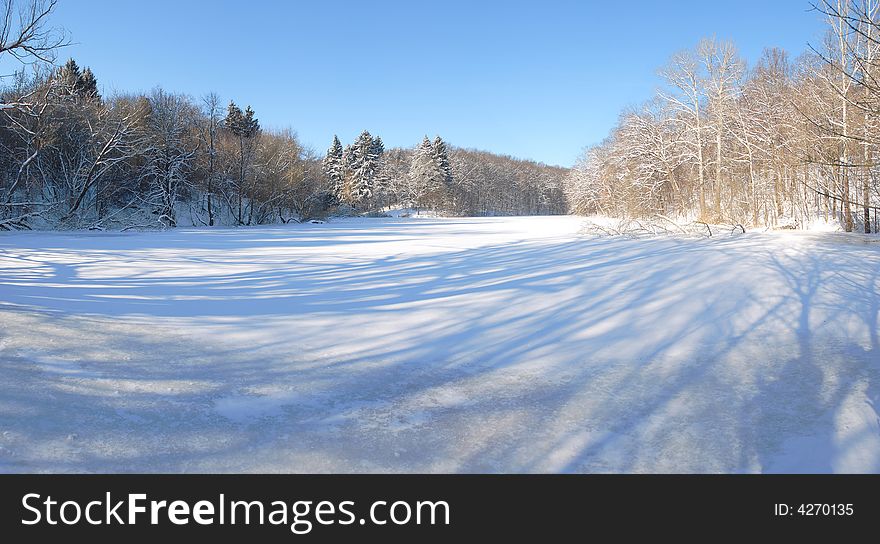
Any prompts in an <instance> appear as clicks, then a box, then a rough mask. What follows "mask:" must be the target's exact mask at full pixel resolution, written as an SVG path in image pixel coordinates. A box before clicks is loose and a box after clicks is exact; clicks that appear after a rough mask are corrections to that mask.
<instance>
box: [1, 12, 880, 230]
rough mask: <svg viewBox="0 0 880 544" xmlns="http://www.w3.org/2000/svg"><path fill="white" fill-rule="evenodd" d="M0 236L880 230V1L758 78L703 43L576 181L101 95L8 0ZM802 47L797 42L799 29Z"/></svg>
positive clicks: (772, 53) (225, 105)
mask: <svg viewBox="0 0 880 544" xmlns="http://www.w3.org/2000/svg"><path fill="white" fill-rule="evenodd" d="M3 2H4V4H5V5H4V10H5V14H4V16H3V20H2V25H3V26H2V29H0V60H3V59H5V60H14V61H18V63H19V64H20V68H19V69H18V70H16V71H15V72H14V74H10V75H8V76H5V77H3V78H2V80H0V149H2V154H0V229H3V230H16V229H31V228H42V229H128V228H165V227H174V226H178V225H183V226H214V225H258V224H267V223H287V222H290V221H296V222H299V221H305V220H309V219H312V218H320V217H326V216H328V215H382V214H383V213H384V212H385V211H387V210H389V209H392V208H395V207H396V208H412V209H414V210H415V213H421V212H422V211H423V210H427V211H431V212H433V213H434V214H437V215H451V216H492V215H543V214H564V213H577V214H584V215H589V214H601V215H605V216H610V217H619V218H644V219H657V218H659V220H662V221H670V222H677V221H687V220H690V221H700V222H707V223H727V224H736V225H740V226H741V227H742V228H743V229H745V227H746V226H747V227H750V228H751V227H773V228H809V227H810V226H811V225H812V224H814V223H815V222H816V221H824V222H826V223H834V224H838V225H840V227H841V228H842V229H843V230H846V231H854V230H858V231H863V232H866V233H870V232H877V231H878V230H880V224H878V221H880V218H878V203H880V181H878V177H877V171H878V166H877V158H878V151H880V147H878V146H880V139H878V137H877V128H878V126H880V83H878V80H877V78H878V74H880V71H878V68H880V60H878V59H880V18H878V17H880V15H878V10H880V7H878V6H880V2H878V1H877V0H823V1H822V2H821V3H816V4H815V5H813V9H814V11H815V12H816V14H817V16H819V17H823V18H825V19H827V22H828V24H827V28H826V33H825V35H824V36H822V39H821V41H820V42H819V45H817V46H811V48H810V50H809V51H808V52H807V53H804V54H802V55H800V56H798V57H797V58H791V57H790V55H789V54H788V53H787V52H786V51H784V50H782V49H778V48H768V49H766V50H765V51H764V53H763V55H762V57H761V58H760V59H759V60H758V61H757V62H756V63H755V65H754V66H752V67H749V66H748V65H747V63H746V62H745V61H744V60H743V59H742V58H741V57H740V55H739V54H738V52H737V48H736V46H735V44H734V43H732V42H730V41H725V40H721V39H718V38H706V39H704V40H702V41H701V42H700V43H699V44H697V45H696V47H694V48H693V49H689V50H685V51H682V52H679V53H677V54H675V55H673V56H672V58H671V59H670V61H669V62H668V64H667V65H666V66H664V67H662V68H661V69H660V71H659V74H660V76H661V82H662V86H661V87H660V88H659V90H658V91H657V93H656V96H654V97H652V98H651V99H650V100H648V101H647V102H645V103H644V104H641V105H638V106H634V107H630V108H628V109H627V110H626V111H624V112H623V113H621V115H620V118H619V122H618V124H617V126H616V127H614V128H613V130H612V131H611V133H610V135H609V136H608V138H607V139H606V140H605V141H603V142H601V143H600V144H598V145H594V146H590V147H587V148H586V149H585V151H584V153H583V155H582V156H581V158H580V159H579V160H578V162H577V164H576V165H575V166H574V167H573V168H571V169H569V168H564V167H557V166H548V165H545V164H542V163H538V162H534V161H530V160H522V159H517V158H514V157H510V156H504V155H498V154H493V153H489V152H486V151H478V150H473V149H462V148H457V147H454V146H452V145H450V144H448V143H447V142H445V141H444V140H443V139H442V138H440V137H439V136H437V137H435V138H433V139H431V138H429V137H428V136H425V138H424V139H423V141H422V142H420V143H418V144H416V145H414V146H412V147H409V148H401V147H396V148H388V149H386V148H385V145H384V143H383V141H382V139H381V137H380V136H379V135H373V134H371V133H370V132H369V131H366V130H365V131H364V132H363V133H361V134H360V135H359V136H358V137H357V138H356V139H355V141H353V142H348V143H343V142H341V141H340V140H339V138H338V137H334V139H333V141H332V143H331V144H330V146H329V148H328V149H327V151H326V153H324V152H323V150H314V149H310V148H309V146H307V145H304V144H303V143H302V142H301V141H300V140H299V138H298V136H297V134H296V132H295V130H293V129H288V130H267V129H264V128H263V127H262V126H261V124H260V120H259V119H258V116H257V112H255V111H254V110H253V109H252V108H251V107H250V106H246V107H244V108H242V107H241V106H240V105H238V104H237V103H236V102H235V101H227V100H225V99H221V97H220V95H219V94H217V93H210V94H208V95H206V96H203V97H199V98H193V97H190V96H187V95H184V94H179V93H174V92H171V91H166V90H163V89H161V88H156V89H154V90H152V91H151V92H149V93H140V94H138V93H128V94H127V93H114V94H112V95H110V96H102V93H101V92H100V91H99V88H100V87H99V81H98V76H99V74H98V75H96V74H95V73H93V71H92V70H91V69H90V68H88V67H80V66H79V64H77V61H76V60H74V59H70V60H68V61H67V62H66V63H61V62H56V59H58V58H59V56H61V55H63V53H64V49H65V46H66V45H67V44H68V43H69V37H68V36H67V35H66V33H65V32H64V31H63V30H62V29H59V28H57V27H55V26H53V25H52V23H51V22H50V16H51V14H52V12H53V11H54V9H55V7H56V4H57V0H28V1H26V2H22V1H17V0H3ZM805 38H808V37H806V36H805Z"/></svg>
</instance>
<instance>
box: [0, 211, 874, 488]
mask: <svg viewBox="0 0 880 544" xmlns="http://www.w3.org/2000/svg"><path fill="white" fill-rule="evenodd" d="M582 223H583V220H582V219H580V218H577V217H532V218H484V219H439V218H424V217H423V218H419V219H415V218H412V219H406V218H382V219H366V218H356V219H346V220H333V221H330V222H328V223H326V224H302V225H283V226H273V227H261V228H246V229H245V228H242V229H231V228H230V229H223V228H220V229H213V230H210V229H189V230H187V229H179V230H171V231H166V232H143V233H82V232H79V233H8V234H2V235H0V472H125V471H138V472H238V471H242V472H880V418H878V412H877V406H878V403H880V338H878V337H880V330H878V329H880V327H878V320H880V243H878V238H876V237H870V236H865V235H847V234H845V233H803V232H769V233H747V234H745V235H737V236H728V235H723V236H716V237H713V238H710V239H695V238H682V237H675V236H662V237H639V238H632V237H597V236H588V235H584V234H581V231H582V229H581V226H582Z"/></svg>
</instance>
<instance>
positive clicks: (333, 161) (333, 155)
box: [322, 135, 345, 202]
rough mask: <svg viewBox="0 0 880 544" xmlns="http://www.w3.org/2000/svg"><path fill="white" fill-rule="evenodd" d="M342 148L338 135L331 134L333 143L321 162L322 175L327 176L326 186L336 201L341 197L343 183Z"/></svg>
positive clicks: (343, 164)
mask: <svg viewBox="0 0 880 544" xmlns="http://www.w3.org/2000/svg"><path fill="white" fill-rule="evenodd" d="M343 160H344V157H343V149H342V143H340V141H339V137H338V136H336V135H334V136H333V143H332V144H330V149H328V150H327V155H326V156H325V157H324V162H323V164H322V166H323V170H324V176H326V178H327V187H328V189H329V190H330V192H331V194H332V195H333V198H334V200H336V201H337V202H339V201H341V199H342V190H343V185H344V184H345V163H344V162H343Z"/></svg>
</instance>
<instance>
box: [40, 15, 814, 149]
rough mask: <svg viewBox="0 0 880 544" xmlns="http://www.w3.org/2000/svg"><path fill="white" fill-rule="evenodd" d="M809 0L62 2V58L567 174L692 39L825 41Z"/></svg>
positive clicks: (296, 116)
mask: <svg viewBox="0 0 880 544" xmlns="http://www.w3.org/2000/svg"><path fill="white" fill-rule="evenodd" d="M809 7H810V6H809V3H808V1H807V0H770V1H768V0H764V1H758V0H742V1H728V2H710V1H706V0H703V1H667V2H660V1H656V2H648V1H644V2H640V1H636V0H630V1H627V2H620V1H618V2H609V1H602V2H592V1H581V2H564V1H551V0H545V1H534V2H516V1H506V2H488V1H487V2H478V1H470V2H467V1H463V2H459V1H435V2H419V1H416V0H410V1H408V2H382V1H373V2H344V1H337V2H327V1H320V0H313V1H310V2H296V1H280V0H276V1H269V0H250V1H248V2H241V1H222V0H214V1H208V0H174V1H171V0H150V1H149V2H142V1H134V0H61V2H60V4H59V8H58V11H57V14H56V16H55V19H54V22H55V23H56V24H58V25H61V26H64V27H65V28H67V29H68V31H69V32H70V35H71V38H72V39H73V40H74V42H76V43H75V45H73V46H71V47H70V48H69V49H68V50H67V51H65V52H63V53H62V57H63V59H66V58H67V57H69V56H73V57H75V58H76V59H77V61H78V62H79V63H80V65H82V66H90V67H91V68H92V69H93V70H94V71H95V73H96V75H97V77H98V80H99V83H100V85H101V86H102V89H103V90H104V92H105V93H108V92H112V91H113V90H132V91H146V90H149V89H151V88H153V87H155V86H162V87H164V88H165V89H167V90H171V91H177V92H183V93H187V94H190V95H193V96H201V95H203V94H204V93H206V92H208V91H212V90H213V91H216V92H218V93H219V94H220V95H221V97H223V99H224V102H225V101H228V100H229V99H233V100H235V101H236V102H239V103H241V104H243V105H246V104H250V105H252V106H253V108H254V109H255V110H256V113H257V117H259V118H260V120H261V122H262V123H263V125H264V126H269V127H277V128H282V127H292V128H293V129H294V130H296V131H297V132H298V133H299V135H300V137H301V139H302V140H303V142H304V143H305V144H307V145H310V146H312V147H314V148H315V149H317V150H319V151H322V152H323V150H324V149H326V147H327V146H328V145H329V143H330V140H331V139H332V137H333V134H334V133H336V134H339V136H340V138H341V139H342V140H343V141H351V140H353V139H354V137H355V136H356V135H357V134H358V133H359V132H360V131H361V130H363V129H368V130H370V132H372V133H373V134H378V135H380V136H382V138H383V139H384V140H385V142H386V145H387V146H389V147H390V146H398V145H399V146H410V145H413V144H415V143H417V142H418V141H419V140H420V139H421V137H422V136H423V135H425V134H428V135H430V136H433V135H435V134H440V135H441V136H443V138H444V139H446V140H447V141H449V142H450V143H452V144H454V145H457V146H462V147H476V148H480V149H487V150H490V151H493V152H498V153H506V154H510V155H514V156H517V157H522V158H529V159H535V160H538V161H543V162H547V163H550V164H560V165H563V166H569V165H571V164H572V163H573V162H574V161H575V159H576V157H577V156H578V154H579V153H580V151H581V150H582V149H583V147H584V146H586V145H589V144H592V143H596V142H598V141H601V140H602V139H603V138H604V137H605V136H606V134H607V133H608V130H609V129H610V128H611V127H612V126H613V125H614V123H615V121H616V119H617V115H618V113H619V112H620V110H621V109H622V108H624V107H626V106H628V105H633V104H636V103H639V102H641V101H643V100H644V99H646V98H648V97H649V96H650V95H651V93H652V92H653V90H654V89H655V88H656V87H657V85H658V78H657V76H656V73H657V69H658V68H659V67H660V66H661V65H662V64H664V63H665V62H666V60H667V59H668V58H669V57H670V56H671V55H672V54H673V53H674V52H676V51H678V50H680V49H683V48H688V47H692V46H693V45H695V44H696V43H697V41H698V40H699V39H700V38H701V37H703V36H709V35H716V36H718V37H720V38H729V39H733V40H734V41H735V42H736V43H737V44H738V46H739V47H740V51H741V53H742V54H743V56H744V57H745V58H746V59H748V60H755V59H756V58H757V57H758V56H759V55H760V53H761V50H762V49H763V47H765V46H780V47H784V48H786V49H788V50H789V51H790V52H791V53H792V54H794V55H796V54H799V53H800V52H802V51H804V50H805V49H806V46H807V43H808V42H811V43H817V42H819V41H820V37H821V32H822V29H823V27H822V22H821V19H820V17H819V15H818V14H817V13H815V12H810V11H809Z"/></svg>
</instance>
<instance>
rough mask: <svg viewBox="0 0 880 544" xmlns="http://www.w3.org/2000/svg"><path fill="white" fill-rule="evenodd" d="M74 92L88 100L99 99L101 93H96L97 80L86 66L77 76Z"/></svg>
mask: <svg viewBox="0 0 880 544" xmlns="http://www.w3.org/2000/svg"><path fill="white" fill-rule="evenodd" d="M76 92H77V94H78V95H79V96H81V97H83V98H86V99H89V100H100V99H101V95H100V94H99V93H98V80H97V79H95V74H94V73H92V69H91V68H86V69H84V70H83V71H82V74H81V75H80V76H79V79H78V81H77V85H76Z"/></svg>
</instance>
